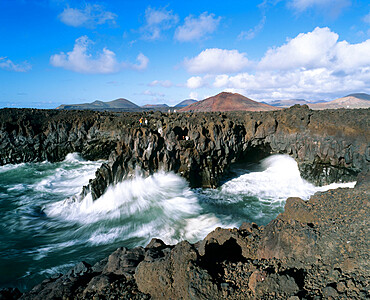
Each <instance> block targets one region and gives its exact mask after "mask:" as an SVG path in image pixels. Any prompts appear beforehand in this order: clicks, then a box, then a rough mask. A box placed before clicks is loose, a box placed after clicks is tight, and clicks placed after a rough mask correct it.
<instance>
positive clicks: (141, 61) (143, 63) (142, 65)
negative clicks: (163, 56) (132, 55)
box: [122, 53, 149, 71]
mask: <svg viewBox="0 0 370 300" xmlns="http://www.w3.org/2000/svg"><path fill="white" fill-rule="evenodd" d="M136 60H137V61H138V64H132V63H123V64H122V66H123V67H128V68H132V69H134V70H138V71H142V70H145V69H146V68H147V67H148V64H149V58H147V57H146V56H145V55H144V54H142V53H140V54H139V55H138V56H137V57H136Z"/></svg>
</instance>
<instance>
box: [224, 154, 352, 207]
mask: <svg viewBox="0 0 370 300" xmlns="http://www.w3.org/2000/svg"><path fill="white" fill-rule="evenodd" d="M261 165H262V168H263V171H261V172H252V173H248V174H244V175H241V176H239V177H237V178H235V179H232V180H230V181H228V182H226V183H225V184H224V185H222V187H221V192H223V193H228V194H245V195H249V196H254V197H257V198H259V199H260V200H261V201H268V202H271V203H272V202H281V201H285V200H286V199H287V198H288V197H300V198H302V199H306V200H307V199H308V198H309V197H310V196H311V195H313V194H314V193H315V192H317V191H326V190H329V189H332V188H338V187H354V185H355V183H353V182H352V183H336V184H331V185H328V186H323V187H315V186H314V185H313V184H311V183H309V182H307V181H306V180H304V179H303V178H302V177H301V175H300V173H299V169H298V165H297V163H296V161H295V160H294V159H293V158H291V157H290V156H288V155H273V156H270V157H268V158H266V159H264V160H263V161H262V163H261ZM234 199H235V200H236V201H238V199H240V198H234Z"/></svg>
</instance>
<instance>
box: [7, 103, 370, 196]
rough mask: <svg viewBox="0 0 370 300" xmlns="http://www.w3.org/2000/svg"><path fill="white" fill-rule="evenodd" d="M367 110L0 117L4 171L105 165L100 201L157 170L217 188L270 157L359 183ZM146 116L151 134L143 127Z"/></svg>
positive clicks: (313, 176) (98, 182) (323, 178)
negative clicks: (232, 172)
mask: <svg viewBox="0 0 370 300" xmlns="http://www.w3.org/2000/svg"><path fill="white" fill-rule="evenodd" d="M369 111H370V110H369V109H365V110H332V111H331V110H326V111H311V110H309V109H308V107H307V106H302V107H301V106H294V107H292V108H290V109H286V110H283V111H274V112H234V113H180V114H163V113H160V112H156V113H143V114H136V113H116V114H112V113H100V112H91V111H56V110H30V109H2V110H0V164H8V163H20V162H30V161H43V160H49V161H51V162H53V161H58V160H62V159H64V157H65V156H66V154H68V153H70V152H80V153H81V154H82V156H83V157H84V158H86V159H93V160H94V159H106V160H107V162H106V163H104V164H103V165H102V166H101V168H100V169H99V170H98V171H97V172H96V178H95V179H94V180H92V181H91V182H90V184H89V185H88V186H87V187H85V188H84V190H83V192H82V196H85V195H86V194H87V193H89V192H91V193H92V196H93V199H96V198H98V197H100V196H101V195H102V194H103V193H104V191H105V190H106V189H107V187H108V186H109V185H110V184H114V183H116V182H119V181H121V180H123V179H124V178H127V177H129V176H132V175H133V174H134V173H135V170H136V169H140V170H141V171H142V172H143V174H144V175H149V174H151V173H153V172H156V171H157V170H159V169H163V170H165V171H173V172H175V173H178V174H180V175H182V176H183V177H185V178H186V179H187V180H188V181H189V183H190V185H191V186H192V187H198V186H202V187H216V186H217V185H218V184H219V181H220V180H221V179H222V177H223V176H224V175H225V172H226V171H227V170H228V168H229V167H230V165H231V164H232V163H234V162H238V161H242V160H250V159H255V158H257V159H258V158H263V157H265V156H267V155H269V154H272V153H286V154H289V155H291V156H292V157H293V158H294V159H295V160H296V161H297V162H298V164H299V168H300V171H301V174H302V176H303V177H304V178H306V179H308V180H309V181H311V182H314V183H316V184H319V185H321V184H327V183H331V182H338V181H350V180H354V179H355V178H356V176H357V174H358V173H360V171H361V170H363V169H364V168H367V167H368V165H369V161H370V145H369V143H370V136H369V127H370V126H369ZM142 116H145V117H146V118H147V119H148V120H149V123H148V126H143V127H140V126H139V119H140V118H141V117H142Z"/></svg>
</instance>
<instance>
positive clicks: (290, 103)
mask: <svg viewBox="0 0 370 300" xmlns="http://www.w3.org/2000/svg"><path fill="white" fill-rule="evenodd" d="M323 102H325V101H324V100H318V101H307V100H304V99H289V100H273V101H271V102H263V103H266V104H269V105H272V106H276V107H281V108H288V107H291V106H293V105H296V104H299V105H311V104H313V103H323Z"/></svg>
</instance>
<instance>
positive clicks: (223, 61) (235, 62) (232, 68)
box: [184, 48, 250, 74]
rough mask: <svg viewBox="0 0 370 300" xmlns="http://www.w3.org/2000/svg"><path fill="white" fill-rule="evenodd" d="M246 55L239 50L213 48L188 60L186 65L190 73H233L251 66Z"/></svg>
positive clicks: (185, 62)
mask: <svg viewBox="0 0 370 300" xmlns="http://www.w3.org/2000/svg"><path fill="white" fill-rule="evenodd" d="M249 64H250V63H249V61H248V58H247V57H246V54H245V53H240V52H239V51H238V50H224V49H218V48H211V49H206V50H204V51H202V52H201V53H200V54H199V55H198V56H196V57H194V58H190V59H189V58H186V59H185V61H184V65H185V67H186V69H187V71H188V72H190V73H196V74H199V73H213V74H217V73H233V72H238V71H241V70H243V69H245V68H246V67H247V66H249Z"/></svg>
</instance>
